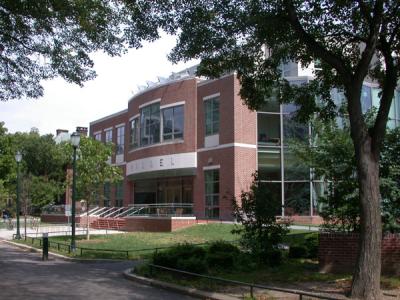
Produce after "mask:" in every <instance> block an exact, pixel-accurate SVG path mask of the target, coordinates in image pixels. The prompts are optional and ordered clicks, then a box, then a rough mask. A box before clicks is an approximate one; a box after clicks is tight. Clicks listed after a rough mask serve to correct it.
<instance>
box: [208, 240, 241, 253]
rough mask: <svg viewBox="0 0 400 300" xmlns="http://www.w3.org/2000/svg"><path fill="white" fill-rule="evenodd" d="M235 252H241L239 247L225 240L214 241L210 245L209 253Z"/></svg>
mask: <svg viewBox="0 0 400 300" xmlns="http://www.w3.org/2000/svg"><path fill="white" fill-rule="evenodd" d="M221 252H222V253H235V254H238V253H239V252H240V250H239V248H238V247H236V246H235V245H232V244H231V243H229V242H225V241H216V242H212V243H211V244H210V246H209V247H208V253H221Z"/></svg>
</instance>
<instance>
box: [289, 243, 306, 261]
mask: <svg viewBox="0 0 400 300" xmlns="http://www.w3.org/2000/svg"><path fill="white" fill-rule="evenodd" d="M307 256H308V251H307V248H306V246H304V245H293V246H291V247H290V249H289V258H307Z"/></svg>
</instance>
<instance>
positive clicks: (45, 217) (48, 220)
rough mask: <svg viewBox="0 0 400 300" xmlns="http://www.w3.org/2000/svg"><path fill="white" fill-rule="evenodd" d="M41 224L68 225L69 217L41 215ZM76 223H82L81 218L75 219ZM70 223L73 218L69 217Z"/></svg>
mask: <svg viewBox="0 0 400 300" xmlns="http://www.w3.org/2000/svg"><path fill="white" fill-rule="evenodd" d="M40 220H41V222H45V223H67V222H68V217H67V216H66V215H55V214H53V215H44V214H43V215H41V216H40ZM75 220H76V223H79V222H80V217H75ZM69 222H71V217H69Z"/></svg>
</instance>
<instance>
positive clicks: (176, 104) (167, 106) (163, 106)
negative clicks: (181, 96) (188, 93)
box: [160, 101, 185, 110]
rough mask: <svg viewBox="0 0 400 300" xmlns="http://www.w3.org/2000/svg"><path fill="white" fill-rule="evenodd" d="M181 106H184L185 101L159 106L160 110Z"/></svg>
mask: <svg viewBox="0 0 400 300" xmlns="http://www.w3.org/2000/svg"><path fill="white" fill-rule="evenodd" d="M181 105H185V101H179V102H175V103H171V104H164V105H160V110H161V109H164V108H170V107H174V106H181Z"/></svg>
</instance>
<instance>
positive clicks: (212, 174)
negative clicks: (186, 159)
mask: <svg viewBox="0 0 400 300" xmlns="http://www.w3.org/2000/svg"><path fill="white" fill-rule="evenodd" d="M204 181H205V216H206V218H218V217H219V169H215V170H206V171H204Z"/></svg>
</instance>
